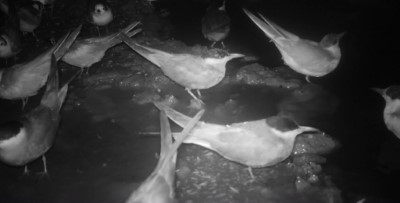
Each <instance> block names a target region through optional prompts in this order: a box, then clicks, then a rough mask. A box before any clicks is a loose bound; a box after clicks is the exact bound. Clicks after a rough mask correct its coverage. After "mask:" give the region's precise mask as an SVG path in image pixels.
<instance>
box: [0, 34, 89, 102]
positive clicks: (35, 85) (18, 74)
mask: <svg viewBox="0 0 400 203" xmlns="http://www.w3.org/2000/svg"><path fill="white" fill-rule="evenodd" d="M81 27H82V26H78V27H77V28H76V29H74V30H73V32H72V33H71V34H70V33H67V34H66V35H65V36H64V37H63V38H61V39H60V40H59V41H58V42H57V44H56V45H54V46H53V47H52V48H51V49H49V50H48V51H46V52H44V53H42V54H41V55H39V56H37V57H36V58H35V59H33V60H31V61H28V62H25V63H21V64H15V65H13V66H11V67H9V68H6V69H1V70H0V98H3V99H9V100H15V99H23V106H24V105H25V102H24V101H25V99H26V98H28V97H30V96H34V95H36V94H37V92H38V91H39V89H40V88H41V87H43V86H44V85H45V83H46V80H47V77H48V74H49V72H50V67H51V55H52V54H54V55H55V57H56V60H59V59H60V58H61V57H62V56H63V55H64V54H65V52H66V51H67V50H68V48H69V47H70V46H71V44H72V43H73V41H74V40H75V38H76V37H77V36H78V34H79V32H80V30H81Z"/></svg>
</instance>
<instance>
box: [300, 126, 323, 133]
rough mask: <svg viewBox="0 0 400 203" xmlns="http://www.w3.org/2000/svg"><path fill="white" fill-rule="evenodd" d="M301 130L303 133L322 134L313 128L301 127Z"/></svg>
mask: <svg viewBox="0 0 400 203" xmlns="http://www.w3.org/2000/svg"><path fill="white" fill-rule="evenodd" d="M300 130H301V131H302V132H322V131H321V130H319V129H317V128H313V127H308V126H300Z"/></svg>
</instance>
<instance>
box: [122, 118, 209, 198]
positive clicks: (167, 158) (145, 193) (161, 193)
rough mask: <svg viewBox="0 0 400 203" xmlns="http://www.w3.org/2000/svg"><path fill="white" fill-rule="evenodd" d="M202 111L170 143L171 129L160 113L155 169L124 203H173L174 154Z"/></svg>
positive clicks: (166, 119)
mask: <svg viewBox="0 0 400 203" xmlns="http://www.w3.org/2000/svg"><path fill="white" fill-rule="evenodd" d="M203 114H204V110H200V111H199V112H198V113H197V114H196V116H194V117H193V119H191V120H189V122H188V123H187V125H186V126H184V129H183V131H182V132H181V133H180V134H179V136H176V137H175V142H172V135H171V129H170V125H169V122H168V118H167V116H166V114H165V112H164V111H162V110H161V111H160V126H161V132H160V135H161V149H160V157H159V160H158V163H157V166H156V168H155V169H154V171H153V172H152V173H151V174H150V176H149V177H148V178H147V179H146V180H145V181H144V182H143V183H142V184H141V185H140V186H139V187H138V188H137V189H136V190H135V191H133V192H132V194H131V195H130V196H129V198H128V200H127V201H126V203H174V202H176V200H175V189H174V183H175V182H174V180H175V166H176V154H177V150H178V148H179V146H180V145H181V144H182V141H183V140H184V139H185V138H186V137H187V136H188V134H189V132H190V130H191V129H192V128H193V127H194V126H195V125H196V123H197V122H198V121H199V120H200V118H201V116H202V115H203Z"/></svg>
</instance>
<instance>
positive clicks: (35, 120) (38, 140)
mask: <svg viewBox="0 0 400 203" xmlns="http://www.w3.org/2000/svg"><path fill="white" fill-rule="evenodd" d="M51 66H52V68H51V70H50V74H49V75H48V77H49V78H48V81H47V85H46V90H45V92H44V94H43V96H42V99H41V101H40V104H39V106H37V107H36V108H34V109H32V110H31V111H29V112H28V113H27V114H26V115H25V116H24V117H23V118H21V119H20V120H17V121H9V122H6V123H2V124H1V125H0V160H1V161H3V162H4V163H6V164H9V165H13V166H23V165H26V164H28V163H30V162H31V161H33V160H36V159H37V158H39V157H40V156H43V164H44V169H43V173H44V174H47V167H46V161H45V160H46V159H45V158H44V154H45V153H46V152H47V151H48V150H49V149H50V147H51V146H52V144H53V141H54V138H55V135H56V132H57V129H58V125H59V123H60V109H61V106H62V104H63V102H64V99H65V97H66V94H67V90H68V83H67V84H66V85H64V86H63V87H62V88H61V89H59V85H58V82H59V80H58V73H57V71H58V70H57V67H56V59H55V56H54V55H52V57H51ZM25 169H27V168H25ZM25 172H27V170H25Z"/></svg>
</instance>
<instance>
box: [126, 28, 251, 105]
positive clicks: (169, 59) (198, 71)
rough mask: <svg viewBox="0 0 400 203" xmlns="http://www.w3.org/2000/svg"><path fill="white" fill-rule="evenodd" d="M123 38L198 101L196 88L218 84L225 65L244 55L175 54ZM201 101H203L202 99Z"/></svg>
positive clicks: (223, 73)
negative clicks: (202, 55)
mask: <svg viewBox="0 0 400 203" xmlns="http://www.w3.org/2000/svg"><path fill="white" fill-rule="evenodd" d="M119 36H121V37H122V40H123V41H124V42H125V43H126V44H127V45H128V46H129V47H131V48H132V49H133V50H134V51H136V52H137V53H138V54H140V55H142V56H143V57H144V58H146V59H147V60H149V61H150V62H152V63H153V64H154V65H156V66H158V67H159V68H161V70H162V71H163V72H164V74H165V75H166V76H168V77H169V78H170V79H171V80H173V81H175V82H176V83H178V84H179V85H181V86H183V87H185V90H186V91H187V92H188V93H189V94H190V95H191V96H192V97H193V98H194V99H196V100H197V101H201V100H200V99H199V98H197V97H196V96H195V95H194V94H193V93H192V92H191V90H192V89H196V90H197V93H198V95H200V92H199V91H198V90H199V89H208V88H210V87H213V86H215V85H217V84H218V83H219V82H221V80H222V79H223V78H224V76H225V65H226V63H227V62H228V61H229V60H231V59H233V58H239V57H244V55H242V54H229V55H227V56H224V57H222V58H210V57H206V58H203V57H201V56H198V55H193V54H188V53H183V54H173V53H168V52H165V51H161V50H158V49H154V48H150V47H147V46H144V45H140V44H138V43H136V42H135V41H134V40H133V39H131V38H129V37H128V36H126V35H125V34H121V35H119ZM201 103H203V102H202V101H201Z"/></svg>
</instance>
